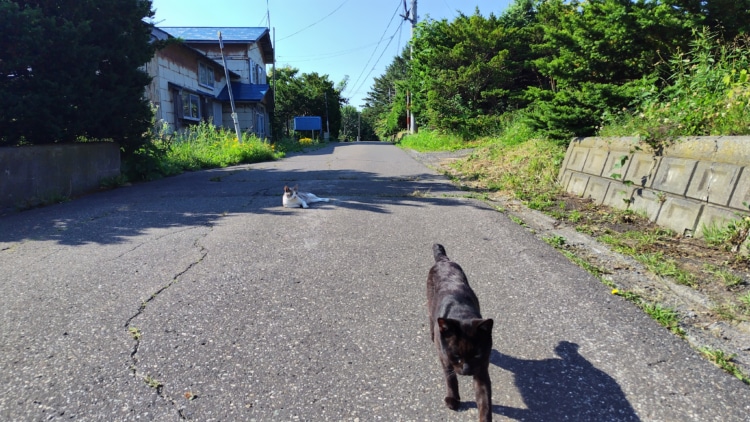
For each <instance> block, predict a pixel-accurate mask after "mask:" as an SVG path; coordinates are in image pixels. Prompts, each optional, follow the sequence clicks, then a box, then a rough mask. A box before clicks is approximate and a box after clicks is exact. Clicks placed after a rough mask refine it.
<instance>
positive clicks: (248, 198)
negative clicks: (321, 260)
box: [0, 148, 486, 250]
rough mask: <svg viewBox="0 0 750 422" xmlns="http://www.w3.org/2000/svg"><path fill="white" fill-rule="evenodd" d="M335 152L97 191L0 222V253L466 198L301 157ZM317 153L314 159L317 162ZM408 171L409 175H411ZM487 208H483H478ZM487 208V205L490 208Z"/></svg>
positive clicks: (436, 182)
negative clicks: (290, 196)
mask: <svg viewBox="0 0 750 422" xmlns="http://www.w3.org/2000/svg"><path fill="white" fill-rule="evenodd" d="M331 150H332V148H324V149H321V150H316V151H313V152H311V153H309V154H305V157H297V159H298V161H297V162H295V163H294V164H293V165H289V163H283V164H285V165H282V164H281V163H279V162H266V163H258V164H252V165H241V166H235V167H229V168H222V169H213V170H204V171H196V172H189V173H183V174H181V175H178V176H175V177H170V178H166V179H162V180H158V181H154V182H148V183H141V184H136V185H133V186H128V187H123V188H119V189H114V190H111V191H106V192H99V193H95V194H91V195H87V196H84V197H81V198H77V199H76V200H74V201H71V202H68V203H64V204H58V205H53V206H49V207H45V208H40V209H34V210H29V211H25V212H19V213H15V214H10V215H6V216H2V217H0V250H3V249H7V248H10V247H12V244H13V243H14V242H21V241H25V240H51V241H54V242H57V243H59V244H62V245H73V246H75V245H83V244H89V243H96V244H117V243H124V242H128V241H129V239H131V238H134V237H136V236H139V235H142V234H144V233H146V232H147V231H149V230H151V229H170V228H181V227H195V226H211V225H213V224H215V223H216V222H218V221H220V220H221V219H223V218H227V217H229V216H232V215H238V214H263V215H272V216H273V215H276V216H280V217H294V216H295V215H296V214H298V213H302V212H315V211H318V212H322V211H329V210H335V209H349V210H352V211H361V212H366V213H390V212H392V210H393V206H407V207H427V206H454V205H456V204H457V203H459V201H460V202H461V203H463V204H466V203H467V202H466V201H465V200H461V198H455V196H460V195H461V193H460V192H457V190H456V188H455V187H454V186H452V185H451V184H450V183H449V182H448V181H447V180H446V179H445V178H444V177H442V176H440V175H438V174H435V173H432V172H430V171H429V170H427V169H426V168H424V167H422V169H424V170H419V171H416V172H415V171H414V170H415V169H419V167H414V168H412V167H411V166H409V169H404V170H403V171H401V172H400V173H399V171H398V170H399V169H396V171H395V173H398V174H395V175H391V174H376V173H372V172H368V171H361V170H352V169H338V170H308V169H306V168H305V162H304V161H303V160H308V159H319V160H320V159H325V157H322V156H325V155H326V154H330V152H331ZM315 155H317V158H316V157H315ZM410 170H411V171H410ZM295 184H299V185H300V190H303V191H311V192H313V193H315V194H316V195H318V196H322V197H331V198H333V199H334V200H333V201H331V202H330V203H315V204H312V205H311V209H309V210H302V209H286V208H282V207H281V195H282V193H283V187H284V185H295ZM474 205H475V206H478V207H482V206H484V205H483V204H480V203H478V202H477V203H475V204H474ZM485 208H486V207H485Z"/></svg>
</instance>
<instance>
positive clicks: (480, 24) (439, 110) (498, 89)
mask: <svg viewBox="0 0 750 422" xmlns="http://www.w3.org/2000/svg"><path fill="white" fill-rule="evenodd" d="M509 40H512V37H510V36H509V31H508V30H507V29H506V28H505V27H503V26H502V25H501V24H500V20H499V19H497V18H496V17H495V16H494V15H490V17H489V18H485V17H482V16H481V15H480V14H479V11H477V12H476V13H475V14H474V15H472V16H466V15H463V14H461V15H460V16H459V17H458V18H456V19H455V20H454V21H453V22H451V23H449V22H447V21H446V20H440V21H424V22H422V23H420V24H419V25H418V28H417V31H416V36H415V38H414V40H413V41H412V42H413V45H414V55H413V59H412V61H411V79H410V88H411V89H412V91H413V92H414V111H415V113H418V114H419V115H420V116H421V117H422V118H423V119H424V120H425V122H426V123H427V124H428V125H429V126H432V127H435V128H437V129H441V130H448V131H453V132H456V133H461V134H466V135H468V134H471V133H472V132H473V131H472V128H471V126H470V123H471V122H472V121H473V120H474V119H475V118H477V117H479V116H483V115H493V114H494V115H497V114H501V113H503V112H504V111H506V110H508V108H509V106H510V104H509V99H510V98H511V97H510V95H509V94H510V91H511V89H512V88H513V87H514V71H515V70H517V67H518V66H517V65H516V63H514V62H513V61H512V60H510V51H509V45H508V44H509ZM467 126H468V127H467Z"/></svg>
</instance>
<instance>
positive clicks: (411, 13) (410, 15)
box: [401, 0, 417, 134]
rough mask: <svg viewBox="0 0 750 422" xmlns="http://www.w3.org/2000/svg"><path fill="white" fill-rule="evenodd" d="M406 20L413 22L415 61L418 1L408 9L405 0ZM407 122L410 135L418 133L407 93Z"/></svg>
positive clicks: (414, 0) (410, 97)
mask: <svg viewBox="0 0 750 422" xmlns="http://www.w3.org/2000/svg"><path fill="white" fill-rule="evenodd" d="M401 17H402V18H404V20H407V21H409V22H411V40H412V44H411V47H410V51H409V60H413V59H414V29H415V28H416V26H417V0H411V9H407V8H406V0H404V14H403V15H401ZM406 113H407V114H406V120H407V124H408V126H409V133H412V134H414V133H417V122H415V121H414V111H413V110H412V96H411V92H409V91H406Z"/></svg>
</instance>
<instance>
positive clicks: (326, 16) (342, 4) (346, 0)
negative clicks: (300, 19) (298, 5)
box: [279, 0, 349, 41]
mask: <svg viewBox="0 0 750 422" xmlns="http://www.w3.org/2000/svg"><path fill="white" fill-rule="evenodd" d="M346 3H349V0H344V2H343V3H341V4H340V5H338V7H336V8H335V9H333V11H332V12H331V13H329V14H327V15H325V16H323V17H322V18H320V19H319V20H318V21H317V22H313V23H311V24H310V25H307V26H306V27H304V28H302V29H300V30H299V31H297V32H295V33H293V34H291V35H287V36H286V37H284V38H282V39H280V40H279V41H284V40H285V39H287V38H291V37H293V36H295V35H297V34H299V33H300V32H302V31H304V30H306V29H309V28H311V27H313V26H315V25H317V24H319V23H321V22H323V21H324V20H326V19H327V18H328V17H329V16H331V15H333V14H334V13H336V12H337V11H338V10H339V9H341V8H342V7H344V5H345V4H346Z"/></svg>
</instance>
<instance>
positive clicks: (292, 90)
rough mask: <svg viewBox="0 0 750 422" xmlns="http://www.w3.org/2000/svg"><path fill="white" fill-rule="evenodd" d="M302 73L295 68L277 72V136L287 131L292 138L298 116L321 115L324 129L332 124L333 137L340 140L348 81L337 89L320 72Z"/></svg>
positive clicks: (285, 68) (275, 117)
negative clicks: (294, 121)
mask: <svg viewBox="0 0 750 422" xmlns="http://www.w3.org/2000/svg"><path fill="white" fill-rule="evenodd" d="M298 74H299V69H296V68H293V67H288V66H287V67H281V68H277V69H276V74H275V78H276V79H275V80H276V103H275V113H274V131H275V132H274V133H275V134H280V133H281V132H282V131H283V134H284V135H285V136H289V135H290V134H291V131H292V129H293V127H292V123H291V122H292V120H293V119H294V117H295V116H320V117H321V118H322V119H323V130H324V131H325V130H326V129H328V128H327V127H326V125H327V124H328V125H329V126H330V131H331V136H332V137H333V138H337V137H338V135H339V130H340V128H341V106H342V105H343V104H344V102H345V100H344V99H343V98H342V97H341V91H342V90H343V88H345V87H346V80H344V81H342V82H341V83H339V85H338V87H334V84H333V82H331V81H330V80H329V79H328V75H319V74H318V73H316V72H312V73H303V74H301V75H298ZM274 136H277V135H274Z"/></svg>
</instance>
